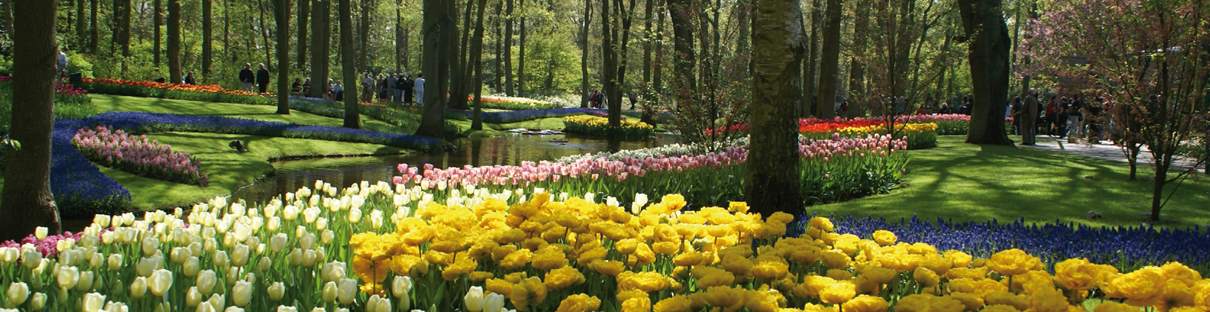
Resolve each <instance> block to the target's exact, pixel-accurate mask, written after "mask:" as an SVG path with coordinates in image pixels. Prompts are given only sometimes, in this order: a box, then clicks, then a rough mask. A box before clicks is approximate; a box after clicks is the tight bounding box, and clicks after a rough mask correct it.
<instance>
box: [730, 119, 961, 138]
mask: <svg viewBox="0 0 1210 312" xmlns="http://www.w3.org/2000/svg"><path fill="white" fill-rule="evenodd" d="M886 121H887V118H884V117H854V118H848V119H846V118H841V117H837V118H835V119H830V120H824V119H818V118H803V119H800V120H799V121H798V130H799V132H800V133H811V132H815V133H827V132H832V131H835V130H837V129H839V128H848V127H866V126H874V125H885V123H886ZM895 123H897V124H898V123H935V124H937V134H939V135H964V134H966V130H967V128H968V127H969V126H968V124H969V123H970V116H968V115H962V114H920V115H901V116H897V117H896V118H895ZM747 131H748V124H746V123H739V124H734V125H730V126H727V127H723V128H719V129H714V130H708V132H707V133H716V134H726V133H734V132H740V133H743V132H747Z"/></svg>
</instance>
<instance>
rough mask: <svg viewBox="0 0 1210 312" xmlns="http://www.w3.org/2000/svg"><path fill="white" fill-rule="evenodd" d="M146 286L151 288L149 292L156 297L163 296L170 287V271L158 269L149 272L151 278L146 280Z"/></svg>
mask: <svg viewBox="0 0 1210 312" xmlns="http://www.w3.org/2000/svg"><path fill="white" fill-rule="evenodd" d="M147 282H148V283H147V286H148V287H147V288H148V289H150V290H151V294H153V295H155V296H156V297H163V296H164V294H165V293H166V292H168V289H169V288H172V271H169V270H165V269H159V270H155V272H154V273H151V278H150V279H148V280H147Z"/></svg>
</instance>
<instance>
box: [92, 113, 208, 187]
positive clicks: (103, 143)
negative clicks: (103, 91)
mask: <svg viewBox="0 0 1210 312" xmlns="http://www.w3.org/2000/svg"><path fill="white" fill-rule="evenodd" d="M71 141H72V144H74V145H75V146H76V148H78V149H79V150H80V152H81V153H83V154H84V155H85V156H86V157H88V158H89V159H92V160H93V161H96V162H98V163H101V164H102V165H105V166H110V167H115V168H120V169H122V170H126V171H130V172H133V173H135V174H138V175H143V176H147V177H152V178H158V179H164V180H169V181H174V182H180V183H189V184H196V185H201V186H206V185H207V184H208V181H207V178H206V175H205V174H204V173H202V171H201V169H200V168H199V166H198V162H197V160H195V159H193V158H192V157H190V156H189V154H187V153H182V152H176V151H173V150H172V147H171V146H168V145H167V144H161V143H159V142H157V141H155V140H152V139H150V138H148V137H147V135H138V136H135V135H131V134H129V133H126V131H123V130H121V129H118V130H110V129H109V127H106V126H97V127H96V128H84V129H80V130H79V131H77V132H76V135H75V136H74V137H72V140H71Z"/></svg>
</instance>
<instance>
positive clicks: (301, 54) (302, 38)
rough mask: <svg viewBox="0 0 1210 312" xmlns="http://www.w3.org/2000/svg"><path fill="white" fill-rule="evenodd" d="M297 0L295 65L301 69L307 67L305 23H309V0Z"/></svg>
mask: <svg viewBox="0 0 1210 312" xmlns="http://www.w3.org/2000/svg"><path fill="white" fill-rule="evenodd" d="M295 1H298V41H296V42H297V43H298V64H296V65H295V66H296V67H297V68H298V69H299V70H300V71H301V70H305V69H307V57H309V56H308V55H307V35H308V33H307V25H308V23H310V21H308V20H307V19H308V17H310V16H311V0H295Z"/></svg>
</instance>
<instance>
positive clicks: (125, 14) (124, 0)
mask: <svg viewBox="0 0 1210 312" xmlns="http://www.w3.org/2000/svg"><path fill="white" fill-rule="evenodd" d="M113 23H114V26H113V27H114V30H113V46H114V49H115V50H117V51H121V52H122V57H123V61H122V68H123V69H125V68H126V61H125V58H127V57H130V0H114V2H113Z"/></svg>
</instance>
